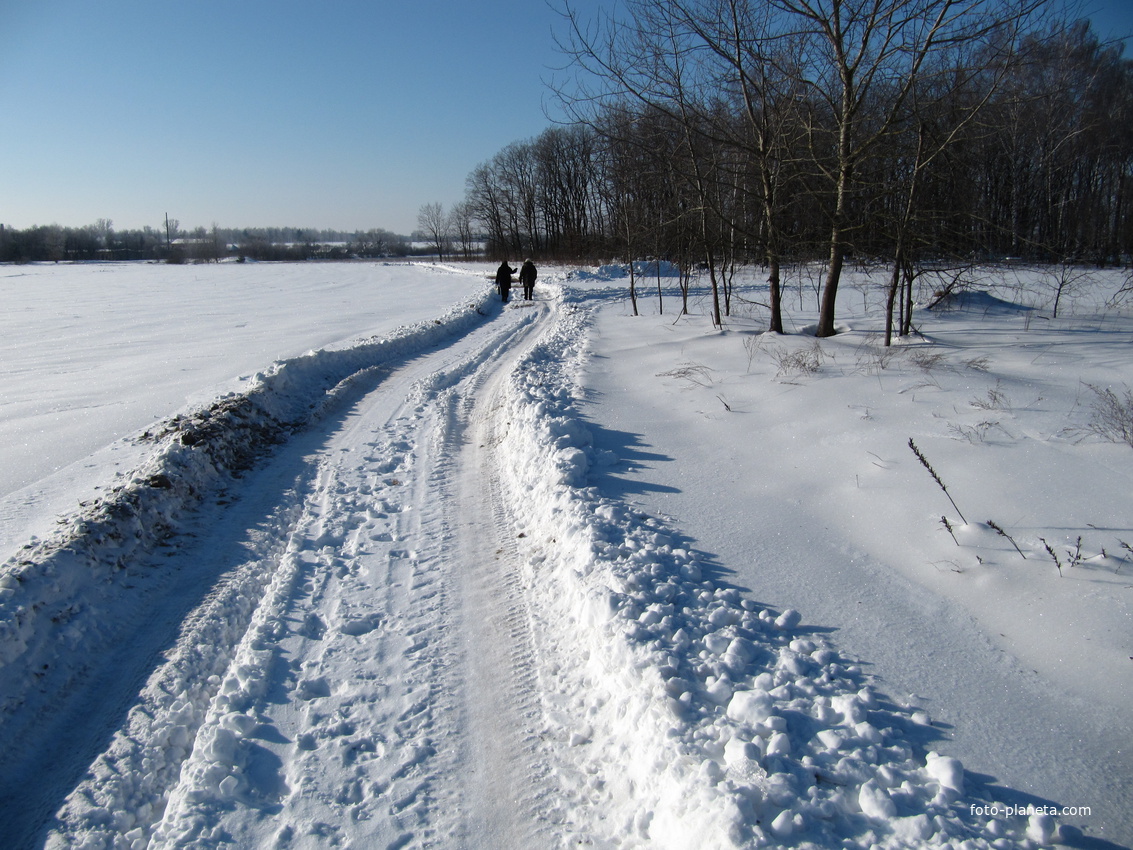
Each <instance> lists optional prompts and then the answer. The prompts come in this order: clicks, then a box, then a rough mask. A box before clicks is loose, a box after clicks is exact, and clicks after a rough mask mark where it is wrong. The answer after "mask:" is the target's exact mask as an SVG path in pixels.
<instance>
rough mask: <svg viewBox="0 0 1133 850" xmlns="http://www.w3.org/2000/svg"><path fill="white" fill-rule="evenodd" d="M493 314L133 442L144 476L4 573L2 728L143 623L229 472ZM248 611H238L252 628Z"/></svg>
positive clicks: (312, 362) (310, 359) (281, 368)
mask: <svg viewBox="0 0 1133 850" xmlns="http://www.w3.org/2000/svg"><path fill="white" fill-rule="evenodd" d="M498 309H499V305H498V304H496V303H495V302H494V301H493V300H492V299H491V297H490V290H489V289H488V288H486V287H485V288H484V290H483V291H482V292H481V293H479V294H478V295H477V296H475V300H474V301H473V302H472V303H471V304H469V303H465V304H463V305H461V306H458V307H454V308H452V309H451V310H450V311H449V312H448V313H446V314H445V315H444V316H442V317H440V318H438V319H434V320H432V321H427V322H421V323H418V324H416V325H411V326H407V327H403V328H401V329H400V330H398V331H396V332H394V333H393V334H391V335H390V336H388V337H383V338H371V339H366V340H361V341H359V342H357V343H355V344H353V345H350V346H348V347H345V348H341V349H336V350H327V349H320V350H317V351H310V352H308V353H307V354H304V355H302V356H299V357H295V358H291V359H288V360H283V361H278V362H276V363H275V364H273V365H272V366H271V368H269V369H268V370H266V371H264V372H262V373H260V374H258V375H256V376H255V378H254V379H253V380H252V381H251V382H250V383H249V387H248V389H247V390H246V391H244V392H241V393H233V394H229V395H227V396H225V397H223V398H220V399H218V400H216V401H215V402H214V403H212V404H211V405H209V406H207V407H202V408H200V409H197V410H194V411H191V412H189V413H187V414H185V415H181V416H176V417H173V418H172V419H170V420H167V421H166V422H164V423H163V424H162V425H161V426H160V427H157V428H154V429H151V430H150V431H147V432H146V433H145V434H142V435H141V436H140V437H138V438H137V439H138V440H139V441H142V442H146V443H150V444H152V451H151V452H150V454H149V456H148V458H147V460H146V461H145V462H144V463H143V464H142V465H141V466H139V467H138V468H137V469H135V470H133V471H132V472H130V473H129V474H126V475H124V476H122V478H121V482H120V483H118V484H117V485H116V486H114V487H113V488H112V489H111V490H110V491H109V492H108V494H107V495H106V496H105V497H103V498H100V499H98V500H95V501H92V502H90V503H87V504H85V505H83V506H82V508H81V510H80V511H79V512H78V513H76V514H75V515H73V516H70V517H66V518H64V519H62V520H61V521H60V527H59V530H58V531H57V532H56V533H55V535H54V536H52V537H51V538H50V539H47V540H34V539H33V540H32V541H31V542H29V543H28V544H26V545H25V546H24V547H23V548H22V549H21V550H20V551H18V552H17V553H16V554H15V555H14V556H12V557H11V558H10V559H9V560H8V561H7V562H5V563H4V564H3V565H2V566H0V716H3V717H7V718H11V717H12V716H13V715H16V714H17V713H19V712H20V711H21V709H23V710H24V711H25V715H26V716H25V717H24V718H23V721H22V722H34V711H30V712H29V708H30V709H34V706H35V704H36V703H35V702H34V700H33V701H32V702H31V703H30V704H29V698H30V697H31V696H32V695H33V694H36V695H38V696H36V699H38V700H40V701H41V702H42V701H43V700H45V699H50V694H52V693H61V692H63V691H64V690H65V688H66V686H67V684H68V682H69V681H70V680H71V679H72V678H73V677H74V676H77V675H79V674H80V673H81V671H82V668H83V664H84V661H83V659H84V658H85V657H88V656H90V655H91V654H94V653H97V652H99V651H100V647H103V646H105V645H107V643H108V642H109V641H112V640H113V636H114V632H115V626H116V624H117V622H118V621H119V620H120V619H121V617H122V616H124V615H126V616H136V615H137V614H138V612H139V611H140V610H141V606H143V605H144V604H145V601H144V595H145V594H144V593H142V592H140V591H138V590H136V588H137V587H138V586H139V585H140V584H143V583H145V582H148V581H155V580H157V579H154V578H153V577H151V576H149V575H148V573H150V572H152V570H151V569H147V567H146V566H145V563H146V556H147V555H148V554H150V553H151V552H152V551H153V550H154V549H155V547H157V546H158V545H160V544H161V542H162V541H163V540H165V539H166V538H168V537H169V536H170V535H171V534H172V533H173V532H175V531H176V530H177V527H178V524H179V521H180V520H179V518H180V517H182V516H183V515H184V514H185V512H187V511H189V510H191V509H193V508H194V507H195V506H196V505H197V504H199V502H200V500H201V499H203V498H204V497H205V496H207V495H208V494H209V493H211V492H215V490H216V488H217V487H219V486H221V485H222V484H223V482H224V481H225V480H227V479H228V478H229V476H230V475H231V474H232V473H233V472H238V471H239V470H241V469H246V468H248V467H249V466H250V465H251V464H253V463H254V462H255V461H256V460H257V458H259V457H261V456H262V455H263V453H264V452H266V451H269V450H270V449H271V447H272V446H274V445H276V444H278V443H279V442H280V441H282V440H283V439H285V438H286V437H287V436H288V435H289V434H291V433H293V432H294V431H295V430H296V429H299V428H301V427H303V426H304V425H306V424H307V423H309V422H311V421H312V420H313V419H314V418H317V417H318V416H319V415H320V412H321V411H323V410H325V408H326V407H327V405H329V404H331V403H333V401H334V399H335V398H336V396H337V395H339V394H340V393H341V392H342V390H343V388H344V387H345V386H346V385H347V384H348V382H349V381H351V380H353V379H355V378H357V377H358V376H359V375H361V374H363V373H365V372H366V371H367V370H369V369H372V368H375V367H377V366H379V365H381V364H388V363H390V362H392V361H397V360H399V359H403V358H405V357H408V356H409V355H411V354H413V353H415V352H418V351H421V350H422V349H424V348H427V347H429V346H432V345H434V344H436V343H438V342H441V341H442V340H444V339H447V338H449V337H452V336H455V335H458V334H461V333H465V332H467V330H468V329H470V328H472V327H474V326H476V325H478V324H480V323H482V322H483V321H484V317H485V316H486V315H489V314H491V313H492V312H496V311H498ZM253 584H255V582H254V581H253ZM243 590H244V591H247V592H255V589H254V588H253V587H247V588H243ZM253 607H254V606H250V605H249V606H244V608H245V609H246V614H247V616H250V613H251V610H252V609H253ZM246 626H247V617H246V616H245V618H244V622H242V623H237V624H233V626H232V628H233V629H234V633H242V632H243V630H244V629H245V628H246ZM210 674H211V673H210V672H206V673H205V674H204V677H205V678H207V677H208V675H210ZM20 728H21V723H20V722H6V723H5V724H0V730H3V736H4V737H3V738H2V739H0V744H10V743H11V741H10V740H9V739H15V738H18V730H19V729H20Z"/></svg>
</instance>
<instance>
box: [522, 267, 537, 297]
mask: <svg viewBox="0 0 1133 850" xmlns="http://www.w3.org/2000/svg"><path fill="white" fill-rule="evenodd" d="M538 276H539V271H538V269H536V268H535V264H534V263H533V262H531V260H524V261H523V268H521V269H520V270H519V282H520V283H522V284H523V297H524V299H525V300H527V301H530V300H531V294H532V293H533V292H534V291H535V278H537V277H538Z"/></svg>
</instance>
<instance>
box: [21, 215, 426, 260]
mask: <svg viewBox="0 0 1133 850" xmlns="http://www.w3.org/2000/svg"><path fill="white" fill-rule="evenodd" d="M414 250H415V249H414V247H413V244H412V243H411V242H410V240H409V239H408V238H406V237H404V236H399V235H397V234H395V233H391V232H390V231H388V230H382V229H371V230H366V231H361V230H359V231H353V232H343V231H338V230H317V229H310V228H294V227H255V228H223V227H217V226H216V225H213V226H212V227H211V228H207V229H206V228H204V227H196V228H193V229H191V230H187V229H182V228H181V226H180V223H179V222H178V221H176V220H174V219H166V221H165V222H164V223H163V224H162V225H161V226H160V227H157V228H154V227H148V226H147V227H143V228H141V229H133V230H129V229H127V230H116V229H115V228H114V223H113V221H111V220H110V219H99V220H98V221H97V222H95V223H94V224H88V225H85V226H83V227H63V226H60V225H58V224H51V225H42V226H34V227H29V228H26V229H23V230H19V229H14V228H11V227H7V226H5V225H3V224H0V262H5V263H28V262H59V261H68V262H84V261H92V260H151V261H160V262H168V263H185V262H215V261H219V260H220V259H223V258H226V257H236V258H238V259H249V260H319V259H322V260H340V259H352V258H379V257H404V256H408V255H409V254H411V253H413V251H414Z"/></svg>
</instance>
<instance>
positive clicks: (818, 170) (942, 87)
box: [431, 0, 1133, 339]
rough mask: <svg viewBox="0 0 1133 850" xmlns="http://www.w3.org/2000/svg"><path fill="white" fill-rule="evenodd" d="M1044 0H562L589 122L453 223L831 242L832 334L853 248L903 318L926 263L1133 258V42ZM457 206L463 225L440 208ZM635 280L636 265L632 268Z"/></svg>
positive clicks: (523, 239) (441, 221)
mask: <svg viewBox="0 0 1133 850" xmlns="http://www.w3.org/2000/svg"><path fill="white" fill-rule="evenodd" d="M1047 6H1048V4H1047V2H1046V0H623V3H621V4H620V5H619V6H617V7H615V8H616V9H618V10H620V11H619V12H618V16H617V17H614V16H613V14H610V15H607V16H605V17H603V18H600V19H598V20H597V21H593V20H591V21H587V20H583V19H582V18H581V17H580V16H579V15H578V14H577V13H576V12H575V11H574V10H572V9H571V8H570V7H569V6H567V7H565V8H564V9H563V18H564V22H565V32H564V33H563V34H561V35H560V43H561V46H562V48H563V50H564V51H565V52H566V53H567V54H568V56H569V57H570V58H571V59H572V60H573V61H572V71H573V73H572V75H571V77H570V83H569V87H567V86H557V87H555V91H556V94H557V96H558V98H559V100H560V102H561V103H562V104H563V105H564V107H565V108H566V110H567V112H568V114H569V115H570V118H571V123H569V124H564V125H561V126H554V127H551V128H549V129H547V130H546V131H544V132H543V133H541V134H540V135H539V136H538V137H536V138H534V139H530V140H527V141H517V142H514V143H512V144H509V145H508V146H507V147H505V148H504V149H503V150H501V151H499V152H498V153H497V154H496V155H495V156H493V157H492V158H491V159H490V160H488V161H487V162H484V163H482V164H480V165H479V166H477V167H476V168H475V169H474V170H473V171H472V173H471V174H469V175H468V178H467V181H466V193H465V199H464V200H463V201H462V202H461V203H460V204H458V205H456V206H455V207H454V209H453V210H452V212H451V213H450V216H449V217H448V218H447V219H446V218H445V217H443V216H442V215H441V210H440V209H439V208H434V209H432V210H431V212H432V219H433V222H434V224H435V225H436V226H435V227H434V232H435V233H436V234H437V236H438V240H439V238H440V236H442V235H444V234H445V233H446V232H447V233H452V232H456V230H457V229H461V230H462V231H463V232H476V231H481V232H482V233H483V234H484V235H485V238H486V240H487V241H486V244H487V251H488V253H489V254H490V255H495V256H507V257H520V256H526V255H536V256H542V257H545V258H560V259H583V258H585V259H594V258H598V257H604V258H613V257H620V258H637V257H647V256H648V257H657V258H664V259H668V260H671V261H673V262H675V263H677V264H678V265H679V266H680V267H681V268H682V269H688V268H692V267H697V268H703V269H704V270H705V271H706V272H707V274H708V276H709V279H710V281H711V286H712V295H713V314H714V315H713V318H714V319H715V320H716V321H717V322H719V321H720V320H721V315H724V314H727V312H728V310H729V306H730V305H729V300H730V291H729V281H730V273H731V270H732V269H734V267H735V265H736V264H737V263H741V262H752V261H757V262H760V263H762V264H764V265H765V266H766V267H767V269H768V275H769V281H770V299H771V303H770V304H769V305H768V306H769V307H770V316H771V319H770V326H771V329H772V330H776V331H782V317H781V316H782V314H781V312H780V310H779V298H780V292H779V283H780V280H779V275H780V266H781V264H783V263H784V262H787V261H798V260H808V259H821V260H823V261H824V262H825V269H826V271H825V280H824V283H823V288H822V293H821V298H820V318H819V330H818V333H819V335H820V336H827V335H830V334H832V333H834V304H835V297H836V294H837V289H838V284H839V280H840V276H841V271H842V268H843V266H844V264H845V263H846V261H847V260H848V259H849V258H868V259H869V260H871V261H873V260H877V261H883V262H886V263H888V264H889V266H891V268H892V279H891V281H890V290H889V299H888V305H889V324H890V327H889V333H888V334H887V339H888V337H889V336H890V335H891V334H892V333H893V332H897V333H906V332H908V330H909V322H910V321H911V312H912V311H911V306H912V288H913V281H914V279H915V278H916V276H917V275H918V274H920V273H921V272H922V271H923V270H924V269H925V268H926V267H928V266H931V265H932V264H941V263H962V262H976V261H987V260H997V259H1002V258H1006V257H1016V258H1022V259H1029V260H1038V261H1046V262H1050V261H1054V262H1089V263H1096V264H1108V263H1118V262H1125V261H1127V260H1128V258H1129V257H1130V256H1131V255H1133V211H1131V210H1130V198H1129V197H1128V195H1129V190H1130V178H1131V176H1133V175H1131V167H1133V136H1131V135H1130V134H1129V133H1128V132H1126V130H1125V128H1126V126H1127V124H1128V122H1129V120H1130V118H1131V117H1133V63H1131V62H1130V61H1129V60H1126V59H1124V58H1122V48H1121V46H1120V45H1113V44H1105V43H1103V42H1102V41H1101V40H1100V39H1099V38H1098V36H1097V35H1096V33H1095V32H1094V31H1093V30H1092V29H1091V26H1090V24H1089V23H1088V22H1086V21H1076V22H1066V21H1058V20H1055V19H1053V18H1052V17H1051V16H1050V15H1048V14H1045V13H1046V12H1047ZM446 222H447V228H448V229H447V231H446V229H445V227H444V226H442V225H445V223H446ZM631 291H632V283H631Z"/></svg>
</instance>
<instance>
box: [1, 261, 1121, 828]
mask: <svg viewBox="0 0 1133 850" xmlns="http://www.w3.org/2000/svg"><path fill="white" fill-rule="evenodd" d="M656 271H657V270H656V268H651V269H646V268H643V269H642V270H641V272H642V274H644V275H655V274H656ZM661 271H662V275H663V276H664V278H663V285H664V286H665V287H666V289H667V290H669V294H668V295H667V296H666V300H665V303H664V312H663V313H658V310H657V303H656V288H655V286H653V287H647V286H645V285H644V282H641V281H639V283H641V285H642V291H643V292H649V293H650V294H651V297H646V298H643V299H642V300H641V302H640V307H641V308H642V312H643V315H640V316H631V315H629V309H628V302H627V299H626V287H627V284H628V279H627V278H625V277H624V270H623V269H621V268H620V267H616V266H607V267H602V268H598V269H552V268H546V269H543V270H541V274H540V283H539V284H538V285H537V298H536V300H535V301H534V302H524V301H522V300H513V301H512V303H510V304H509V305H507V306H506V307H505V306H503V305H500V304H499V303H498V301H497V300H496V299H495V296H494V294H493V292H492V290H491V287H490V286H489V284H488V281H487V280H486V279H485V278H486V276H487V275H488V274H489V273H490V268H489V267H488V266H486V265H484V266H477V265H470V266H464V267H455V266H441V265H433V264H396V265H383V264H371V263H365V264H327V265H318V264H309V265H308V264H295V265H268V264H259V265H236V264H231V265H221V266H201V267H168V266H153V265H136V264H122V265H90V266H63V265H61V266H46V265H44V266H29V267H5V268H3V269H0V273H3V274H2V276H0V281H2V283H3V286H4V294H5V300H6V304H7V305H8V310H7V311H6V314H5V317H4V319H3V321H4V322H5V328H4V330H5V334H4V340H5V342H4V345H5V363H6V365H7V364H9V363H11V364H13V366H12V368H11V370H10V372H5V375H4V377H3V379H2V382H3V383H0V392H2V393H3V399H4V408H3V409H4V411H5V416H4V418H3V420H0V428H2V429H3V435H4V437H5V440H4V445H5V446H7V447H8V448H6V449H5V454H3V455H2V456H0V474H2V475H3V480H4V481H5V482H6V489H5V493H6V495H4V497H3V500H2V502H0V506H2V513H0V516H2V518H3V526H2V528H3V531H2V532H0V540H2V541H3V542H4V545H5V546H6V547H7V550H8V551H7V552H5V553H4V554H6V555H9V556H10V557H8V558H7V560H6V561H5V563H4V565H3V568H2V575H0V665H2V666H0V695H2V696H0V753H3V754H4V755H3V756H0V767H2V769H0V777H3V778H2V779H0V831H3V833H4V834H5V835H6V836H9V839H8V840H9V841H12V842H14V846H17V847H23V846H28V847H35V846H48V847H186V846H193V847H226V846H277V847H308V846H310V847H314V846H335V845H342V846H346V845H353V846H399V847H403V846H405V847H408V846H454V847H455V846H461V847H527V846H577V845H579V844H581V845H584V846H596V847H672V848H689V847H698V848H714V847H762V846H799V847H808V846H809V847H874V846H876V847H882V848H897V847H942V848H943V847H951V848H959V847H966V848H974V847H1035V846H1045V845H1049V844H1051V843H1054V842H1062V843H1065V844H1068V845H1070V846H1083V847H1087V846H1095V847H1105V846H1121V845H1127V844H1129V843H1130V842H1133V818H1131V816H1130V813H1129V811H1128V806H1127V803H1126V800H1127V788H1126V786H1127V784H1128V781H1129V780H1130V779H1131V778H1133V756H1131V755H1130V753H1129V750H1128V730H1129V729H1130V728H1133V705H1131V701H1130V699H1129V697H1130V694H1131V693H1133V688H1131V680H1133V663H1131V656H1133V629H1131V625H1133V624H1131V622H1130V619H1131V615H1130V604H1129V602H1130V595H1129V594H1130V593H1131V592H1133V580H1131V579H1130V574H1131V572H1133V556H1131V555H1130V551H1129V550H1128V547H1127V546H1126V545H1125V544H1128V543H1130V542H1133V528H1131V527H1130V525H1129V519H1128V518H1129V516H1130V508H1131V507H1133V505H1131V501H1133V496H1131V495H1130V488H1129V478H1130V473H1131V471H1133V452H1131V448H1130V446H1128V445H1123V444H1118V443H1110V442H1106V441H1103V440H1101V439H1100V438H1098V437H1097V435H1095V434H1091V433H1090V432H1089V430H1088V426H1089V423H1090V422H1091V417H1092V415H1093V414H1092V410H1091V406H1092V405H1094V404H1096V403H1097V400H1098V398H1099V396H1098V395H1097V393H1096V392H1095V391H1094V390H1092V389H1091V387H1097V388H1107V387H1108V388H1112V389H1113V390H1114V391H1115V392H1118V393H1119V394H1120V393H1121V392H1122V391H1123V389H1124V387H1127V386H1128V385H1130V384H1133V369H1131V366H1130V361H1129V357H1128V351H1129V345H1130V342H1133V326H1131V325H1130V321H1129V319H1130V317H1129V313H1128V311H1127V310H1120V309H1116V308H1112V307H1107V306H1106V299H1107V297H1108V296H1109V295H1111V294H1112V292H1113V291H1114V289H1115V288H1116V287H1117V286H1118V285H1120V283H1121V282H1122V280H1121V277H1120V276H1119V275H1117V274H1114V273H1102V272H1099V273H1096V274H1092V275H1090V276H1089V281H1090V283H1089V285H1087V284H1086V283H1084V282H1083V280H1084V279H1083V278H1076V279H1075V289H1074V290H1073V291H1072V292H1070V293H1064V295H1063V298H1062V300H1061V302H1060V308H1059V317H1058V318H1057V319H1055V318H1052V317H1051V315H1050V306H1051V304H1052V300H1053V299H1052V296H1051V290H1050V286H1051V281H1052V280H1053V279H1054V278H1053V276H1052V275H1050V274H1047V273H1045V272H1044V271H1043V270H1031V269H1006V270H989V271H988V272H987V274H986V279H985V280H984V281H983V282H982V283H981V286H980V287H979V288H978V291H976V292H973V293H970V294H968V295H967V296H966V297H965V298H964V299H962V300H955V301H951V302H947V303H944V304H941V305H939V306H938V307H935V308H934V309H933V310H931V311H925V310H922V311H919V312H918V314H917V324H918V328H919V330H920V331H921V336H918V337H915V338H913V339H912V340H911V341H907V342H901V343H899V344H898V345H897V346H895V347H894V348H892V349H884V348H883V347H881V346H880V345H879V343H878V331H879V329H880V327H881V325H880V318H879V300H880V296H881V293H880V291H879V289H878V287H877V286H876V285H875V284H872V283H871V280H882V279H884V271H883V270H881V271H879V272H878V273H877V274H876V276H875V277H874V278H870V277H869V275H868V274H867V273H866V272H865V271H861V272H858V273H856V275H854V276H852V277H851V279H850V280H849V281H847V283H846V284H845V285H844V287H845V288H844V291H843V295H842V297H841V304H842V319H841V321H842V324H843V328H842V332H841V333H839V335H838V336H836V337H834V338H832V339H827V340H821V341H816V340H815V339H814V338H813V337H809V336H806V335H805V334H804V333H801V331H803V330H804V329H805V328H806V325H807V323H808V322H809V321H811V320H812V318H813V315H814V313H815V312H816V311H815V308H814V300H815V295H814V290H813V288H812V286H811V283H810V281H811V280H812V278H813V273H812V271H811V270H807V269H803V270H801V271H800V273H799V274H798V276H797V277H796V278H794V279H792V281H791V282H790V284H789V286H790V288H789V290H788V292H789V296H788V308H789V314H790V315H789V320H790V321H791V323H792V327H793V329H794V330H795V332H794V333H791V334H788V335H785V336H781V337H776V336H772V335H768V334H764V333H762V330H763V328H764V326H765V320H764V318H763V316H762V310H761V308H760V307H759V302H760V301H765V296H766V293H765V285H764V284H762V283H761V281H760V275H759V270H758V269H755V270H751V271H750V272H749V273H748V277H747V278H746V279H745V282H744V286H743V287H742V288H741V290H740V292H739V295H740V296H741V297H740V298H738V299H737V301H736V302H735V304H734V305H733V306H734V308H735V309H734V310H733V315H732V316H731V317H729V319H728V320H727V322H726V325H725V328H724V329H722V330H721V329H715V328H713V327H712V326H711V323H710V322H709V320H708V318H707V314H708V310H707V301H706V294H705V289H704V281H703V280H695V281H694V289H693V293H692V295H693V297H692V302H691V305H692V315H689V316H684V317H678V316H677V311H678V307H679V301H678V299H677V297H676V296H675V294H673V293H672V291H671V288H672V287H673V285H674V281H673V280H672V279H671V276H670V272H671V270H669V269H662V270H661ZM647 280H649V281H653V280H655V278H647ZM32 283H34V286H30V285H29V284H32ZM13 447H17V448H15V449H13ZM914 448H915V449H916V450H917V452H919V453H920V454H919V456H918V455H917V454H916V453H915V452H914V451H913V449H914ZM922 458H923V461H922ZM929 467H931V471H930V469H929ZM944 487H947V491H945V490H944V489H943V488H944ZM953 500H954V501H953ZM961 511H962V512H963V514H962V515H961ZM1079 541H1080V542H1079ZM1048 546H1049V547H1050V550H1049V551H1048V549H1047V547H1048ZM1051 552H1053V553H1054V556H1052V554H1051ZM1055 556H1057V557H1058V558H1059V560H1060V565H1059V566H1056V564H1055V560H1054V557H1055ZM1065 807H1089V811H1088V813H1087V812H1083V811H1077V810H1076V811H1072V812H1067V811H1062V812H1058V810H1062V809H1064V808H1065ZM1056 812H1057V813H1056Z"/></svg>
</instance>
